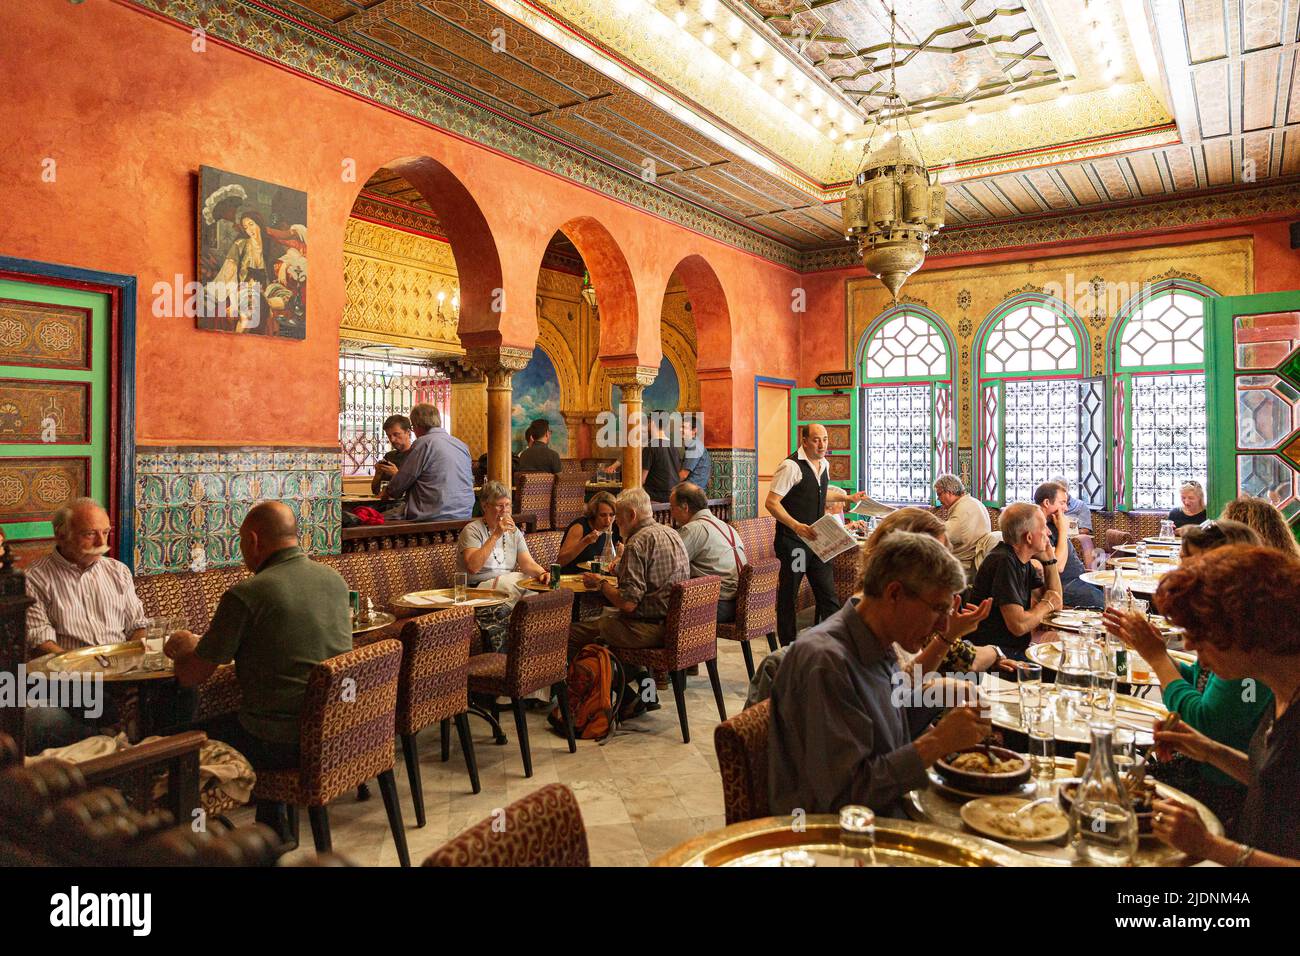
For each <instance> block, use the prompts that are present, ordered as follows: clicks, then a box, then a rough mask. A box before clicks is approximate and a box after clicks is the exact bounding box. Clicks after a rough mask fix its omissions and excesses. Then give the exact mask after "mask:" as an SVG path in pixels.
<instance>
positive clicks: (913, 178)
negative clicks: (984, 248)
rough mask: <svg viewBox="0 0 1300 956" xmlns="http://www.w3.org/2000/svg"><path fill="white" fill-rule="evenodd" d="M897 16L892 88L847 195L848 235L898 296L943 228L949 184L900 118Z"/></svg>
mask: <svg viewBox="0 0 1300 956" xmlns="http://www.w3.org/2000/svg"><path fill="white" fill-rule="evenodd" d="M896 29H897V20H896V18H895V14H894V9H893V7H890V10H889V92H888V93H886V94H885V97H886V100H887V102H886V105H885V106H884V107H883V108H882V109H881V110H880V111H879V113H878V115H877V121H876V125H875V127H874V128H873V129H872V132H871V136H870V137H869V138H868V139H867V145H866V147H865V148H864V149H863V156H864V159H863V160H862V162H861V164H860V165H859V167H858V172H857V175H855V176H854V178H853V182H852V183H851V184H850V185H849V187H848V190H847V191H846V193H845V195H844V208H843V214H844V236H845V238H846V239H852V240H856V242H857V244H858V254H859V255H860V256H862V263H863V265H865V266H866V267H867V269H868V270H869V271H870V272H871V273H872V274H873V275H875V276H876V277H877V278H878V279H880V281H881V282H882V283H883V284H884V286H885V288H887V289H888V290H889V292H890V295H892V296H893V297H894V301H895V302H897V301H898V292H899V290H900V289H902V287H903V283H904V282H906V281H907V277H908V276H910V275H911V274H912V273H913V272H915V271H916V270H917V269H919V268H921V264H922V263H924V262H925V254H926V253H927V252H928V251H929V249H930V239H931V237H932V236H933V235H934V234H935V233H936V232H938V231H939V230H940V229H942V228H943V222H944V218H943V217H944V199H945V192H944V188H943V187H942V186H940V185H939V183H938V181H937V178H936V180H935V181H934V182H931V179H930V171H929V169H927V168H926V165H925V161H924V159H923V157H922V156H921V148H920V144H919V143H918V142H917V139H916V133H915V131H914V130H913V129H912V124H911V121H910V120H908V121H907V134H908V135H909V136H910V137H911V143H908V142H905V141H904V138H903V130H902V129H901V128H900V122H899V120H900V117H901V118H902V119H906V118H907V117H906V108H905V104H904V103H903V98H902V97H901V96H900V95H899V94H898V89H897V85H896V80H895V76H894V70H895V66H896V62H897V57H896V54H897V49H898V48H897V45H896V35H895V34H896ZM889 120H893V126H894V128H893V131H892V135H890V133H889V131H888V130H887V131H886V133H885V135H886V137H887V139H886V141H885V142H884V143H883V144H882V145H881V146H880V147H879V148H878V149H876V150H875V151H874V152H872V151H871V142H872V140H873V139H874V138H875V134H876V131H877V130H879V129H880V128H881V127H882V126H883V125H884V124H885V123H886V122H888V121H889Z"/></svg>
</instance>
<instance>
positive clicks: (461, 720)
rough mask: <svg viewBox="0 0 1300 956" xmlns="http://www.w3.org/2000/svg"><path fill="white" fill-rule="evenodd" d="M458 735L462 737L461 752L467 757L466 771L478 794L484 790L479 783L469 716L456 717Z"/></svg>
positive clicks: (458, 715) (459, 715)
mask: <svg viewBox="0 0 1300 956" xmlns="http://www.w3.org/2000/svg"><path fill="white" fill-rule="evenodd" d="M456 733H457V734H458V735H459V736H460V751H461V753H463V754H464V755H465V769H466V770H468V771H469V784H470V786H471V787H473V788H474V792H475V793H478V792H479V791H480V790H482V789H483V788H482V787H480V786H479V782H478V761H477V760H475V759H474V738H473V737H471V736H470V732H469V714H457V715H456Z"/></svg>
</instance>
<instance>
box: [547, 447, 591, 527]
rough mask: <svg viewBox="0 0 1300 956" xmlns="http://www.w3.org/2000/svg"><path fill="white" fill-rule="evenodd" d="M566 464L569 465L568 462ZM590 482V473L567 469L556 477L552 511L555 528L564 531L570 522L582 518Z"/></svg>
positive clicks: (552, 521) (585, 508) (552, 522)
mask: <svg viewBox="0 0 1300 956" xmlns="http://www.w3.org/2000/svg"><path fill="white" fill-rule="evenodd" d="M565 464H566V465H567V464H568V462H565ZM575 464H577V463H576V462H575ZM590 480H591V475H590V473H589V472H585V471H568V470H567V469H566V470H565V471H562V472H560V474H558V475H557V476H556V478H555V495H554V499H553V501H554V504H553V507H552V509H551V524H552V526H553V527H556V528H558V529H560V530H561V531H563V530H564V529H565V528H567V527H568V526H569V523H570V522H572V521H576V520H577V519H578V518H581V517H582V514H583V512H584V511H586V510H587V482H588V481H590Z"/></svg>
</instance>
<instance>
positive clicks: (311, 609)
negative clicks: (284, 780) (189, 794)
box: [165, 501, 352, 771]
mask: <svg viewBox="0 0 1300 956" xmlns="http://www.w3.org/2000/svg"><path fill="white" fill-rule="evenodd" d="M239 548H240V551H241V552H242V554H243V556H244V564H245V565H246V566H247V567H248V569H249V570H250V571H252V572H253V577H251V578H246V579H244V580H243V581H240V582H239V583H238V584H236V585H234V586H233V587H232V588H230V590H228V591H227V592H226V593H225V594H224V595H222V597H221V603H219V604H218V605H217V611H216V614H214V615H213V617H212V623H211V625H210V626H209V627H208V631H207V633H206V634H204V635H203V637H202V638H199V637H196V636H195V635H194V634H191V633H190V632H189V631H180V632H178V633H176V634H174V635H172V637H171V638H170V639H169V640H168V641H167V646H166V648H165V653H166V654H167V656H168V657H170V658H172V660H174V661H175V662H176V679H177V681H178V682H179V683H180V685H181V686H182V687H193V686H195V685H197V684H201V683H202V682H203V681H205V680H207V679H208V677H210V676H211V675H212V672H213V671H214V670H216V669H217V667H218V665H221V664H226V663H229V662H230V661H234V662H235V676H236V678H237V679H238V681H239V690H240V695H241V701H240V706H239V713H238V714H230V715H227V716H225V717H219V718H215V719H213V720H211V721H207V722H204V723H203V724H201V725H199V726H198V727H197V728H196V729H199V730H203V731H206V732H207V734H208V736H209V737H210V738H212V739H214V740H220V741H223V742H224V743H227V744H229V745H230V746H232V747H234V748H235V749H236V750H238V751H239V752H240V753H242V754H243V755H244V756H245V757H247V758H248V760H249V762H250V763H251V764H252V765H253V769H254V770H257V771H262V770H284V769H289V768H291V767H297V766H298V761H299V745H298V722H299V717H300V716H301V714H302V706H303V699H304V697H305V696H306V692H307V675H308V674H309V673H310V672H311V669H312V667H313V666H314V665H316V664H318V663H320V662H321V661H323V660H326V659H328V658H331V657H337V656H338V655H339V654H343V653H345V652H347V651H350V650H352V623H351V615H350V610H349V607H348V586H347V584H346V583H345V582H344V580H343V578H341V577H340V576H339V574H338V572H337V571H335V570H333V569H332V568H328V567H326V566H325V565H323V564H317V563H316V562H315V561H312V560H311V559H310V558H309V557H307V555H306V554H305V553H303V551H302V549H301V548H299V547H298V524H297V521H296V520H295V518H294V514H293V512H292V511H290V510H289V508H288V506H286V505H285V504H283V503H282V502H279V501H267V502H263V503H262V504H259V505H255V506H254V507H253V508H252V509H251V510H250V511H249V512H248V516H247V517H246V518H245V519H244V523H243V524H242V525H241V526H240V528H239Z"/></svg>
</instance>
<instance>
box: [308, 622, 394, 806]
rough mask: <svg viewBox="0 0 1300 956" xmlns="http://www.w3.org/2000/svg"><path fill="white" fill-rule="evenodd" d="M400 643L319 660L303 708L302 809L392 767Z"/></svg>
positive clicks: (310, 678)
mask: <svg viewBox="0 0 1300 956" xmlns="http://www.w3.org/2000/svg"><path fill="white" fill-rule="evenodd" d="M401 667H402V645H401V643H400V642H398V641H379V642H378V643H376V644H367V645H366V646H364V647H359V648H357V649H356V650H352V651H348V652H347V653H346V654H340V655H339V656H338V657H331V658H330V659H329V660H327V661H322V662H321V663H319V664H317V665H316V666H315V667H313V668H312V669H311V674H310V676H308V678H307V697H306V699H305V700H304V702H303V710H302V731H301V741H302V762H301V771H300V774H299V784H298V785H299V790H300V794H301V804H300V805H302V806H324V805H325V804H327V803H329V802H330V801H331V800H333V799H334V798H335V797H337V796H339V795H341V794H343V793H346V792H347V791H349V790H353V789H355V788H356V787H357V786H358V785H360V784H362V783H365V782H366V781H367V780H370V779H372V778H374V777H377V776H378V775H379V774H381V773H383V772H384V771H385V770H392V769H393V743H394V740H395V738H396V722H395V721H396V710H397V680H398V675H399V673H400V672H401Z"/></svg>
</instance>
